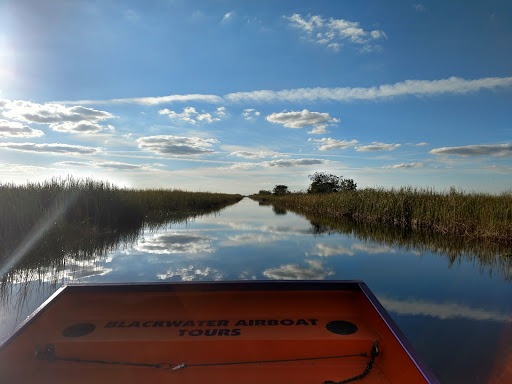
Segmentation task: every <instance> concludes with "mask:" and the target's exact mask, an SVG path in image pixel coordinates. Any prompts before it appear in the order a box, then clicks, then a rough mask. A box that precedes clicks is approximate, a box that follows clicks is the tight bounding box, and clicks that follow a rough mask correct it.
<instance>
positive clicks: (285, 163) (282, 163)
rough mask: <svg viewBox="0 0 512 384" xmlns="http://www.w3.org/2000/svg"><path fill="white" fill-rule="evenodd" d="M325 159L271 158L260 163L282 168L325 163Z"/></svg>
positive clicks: (265, 165)
mask: <svg viewBox="0 0 512 384" xmlns="http://www.w3.org/2000/svg"><path fill="white" fill-rule="evenodd" d="M324 163H325V160H320V159H290V160H271V161H264V162H262V163H260V165H262V166H264V167H281V168H289V167H296V166H303V165H318V164H324Z"/></svg>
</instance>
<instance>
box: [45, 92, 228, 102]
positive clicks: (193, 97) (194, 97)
mask: <svg viewBox="0 0 512 384" xmlns="http://www.w3.org/2000/svg"><path fill="white" fill-rule="evenodd" d="M191 101H195V102H202V103H211V104H220V103H222V102H223V99H222V97H221V96H217V95H202V94H187V95H168V96H156V97H127V98H121V99H107V100H67V101H56V102H55V103H59V104H68V105H102V104H140V105H159V104H166V103H176V102H181V103H186V102H191Z"/></svg>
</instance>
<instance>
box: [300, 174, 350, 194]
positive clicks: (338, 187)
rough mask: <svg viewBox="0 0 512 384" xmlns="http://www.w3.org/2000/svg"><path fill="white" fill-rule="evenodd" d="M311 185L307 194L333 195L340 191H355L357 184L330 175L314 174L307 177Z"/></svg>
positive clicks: (341, 177)
mask: <svg viewBox="0 0 512 384" xmlns="http://www.w3.org/2000/svg"><path fill="white" fill-rule="evenodd" d="M309 179H310V180H311V185H310V186H309V188H308V193H334V192H340V191H355V190H356V188H357V184H356V183H355V182H354V180H352V179H344V178H343V176H336V175H331V174H328V173H325V172H315V173H314V174H313V175H309Z"/></svg>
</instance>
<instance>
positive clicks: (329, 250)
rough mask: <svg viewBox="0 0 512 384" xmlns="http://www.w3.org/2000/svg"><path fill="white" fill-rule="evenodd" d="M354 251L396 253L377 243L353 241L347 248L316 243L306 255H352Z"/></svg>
mask: <svg viewBox="0 0 512 384" xmlns="http://www.w3.org/2000/svg"><path fill="white" fill-rule="evenodd" d="M356 252H363V253H368V254H371V255H376V254H380V253H388V254H390V253H392V254H394V253H396V251H395V250H394V249H393V248H391V247H388V246H383V245H378V244H366V243H354V244H352V245H351V246H350V248H347V247H345V246H343V245H330V244H323V243H318V244H317V245H316V246H315V248H314V249H313V251H311V252H308V253H306V255H308V256H321V257H330V256H339V255H347V256H354V255H355V254H356Z"/></svg>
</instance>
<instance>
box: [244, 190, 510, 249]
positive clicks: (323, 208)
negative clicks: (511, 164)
mask: <svg viewBox="0 0 512 384" xmlns="http://www.w3.org/2000/svg"><path fill="white" fill-rule="evenodd" d="M249 197H250V198H251V199H253V200H256V201H259V202H262V203H268V204H272V205H275V206H277V207H279V208H284V209H290V210H293V211H295V212H297V213H304V214H307V213H310V214H315V215H321V216H323V217H328V218H339V219H341V218H348V219H350V220H352V221H354V222H355V223H361V224H362V223H364V224H377V225H383V226H393V227H401V228H404V229H408V230H413V231H421V232H433V233H436V234H441V235H449V236H456V237H460V238H463V239H465V240H467V241H474V240H478V241H485V242H493V243H499V244H504V245H511V244H512V193H510V192H509V193H502V194H501V195H490V194H484V193H466V192H462V191H456V190H455V189H454V188H452V189H450V191H449V192H446V193H441V192H435V191H434V190H432V189H416V188H411V187H405V188H400V189H383V188H365V189H360V190H351V191H340V192H336V193H322V194H312V193H301V192H299V193H287V194H284V195H269V194H254V195H251V196H249ZM511 256H512V254H511Z"/></svg>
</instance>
